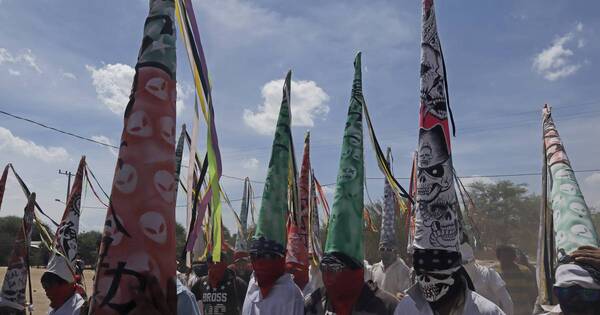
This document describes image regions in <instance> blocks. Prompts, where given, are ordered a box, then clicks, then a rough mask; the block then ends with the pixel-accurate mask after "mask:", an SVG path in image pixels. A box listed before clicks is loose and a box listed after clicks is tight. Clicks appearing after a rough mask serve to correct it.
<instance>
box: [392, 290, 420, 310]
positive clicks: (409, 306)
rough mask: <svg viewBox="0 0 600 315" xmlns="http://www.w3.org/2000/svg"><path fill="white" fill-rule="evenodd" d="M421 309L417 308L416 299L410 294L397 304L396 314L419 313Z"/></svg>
mask: <svg viewBox="0 0 600 315" xmlns="http://www.w3.org/2000/svg"><path fill="white" fill-rule="evenodd" d="M418 313H419V310H418V309H417V304H416V303H415V300H413V298H412V297H411V296H410V295H408V294H407V295H406V296H404V297H403V298H402V299H401V300H400V302H398V305H396V310H395V311H394V314H395V315H401V314H418Z"/></svg>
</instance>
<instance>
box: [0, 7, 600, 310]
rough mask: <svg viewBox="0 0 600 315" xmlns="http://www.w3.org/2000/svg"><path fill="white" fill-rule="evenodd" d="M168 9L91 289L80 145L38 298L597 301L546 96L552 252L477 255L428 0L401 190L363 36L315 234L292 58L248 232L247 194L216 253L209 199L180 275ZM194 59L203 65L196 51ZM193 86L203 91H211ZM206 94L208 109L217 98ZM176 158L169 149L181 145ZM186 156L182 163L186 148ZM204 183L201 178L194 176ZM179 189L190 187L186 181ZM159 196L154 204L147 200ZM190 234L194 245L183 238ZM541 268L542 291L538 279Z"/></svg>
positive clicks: (18, 281)
mask: <svg viewBox="0 0 600 315" xmlns="http://www.w3.org/2000/svg"><path fill="white" fill-rule="evenodd" d="M190 3H191V1H185V3H184V2H183V1H181V0H179V1H177V4H178V5H179V7H178V8H179V11H177V12H178V14H177V16H178V17H181V16H184V17H185V18H184V19H182V20H179V22H180V23H181V24H182V25H184V26H186V30H185V31H182V33H183V37H184V38H185V39H186V44H187V45H188V46H186V47H187V48H188V50H189V51H188V52H191V54H192V55H193V56H191V57H193V58H190V60H191V61H190V62H192V63H194V62H201V63H203V64H202V66H203V67H204V68H202V67H200V68H202V69H200V70H203V71H204V72H203V73H201V75H200V76H203V79H204V80H205V81H203V82H199V84H206V85H207V87H208V84H209V82H208V81H209V80H208V78H207V76H206V71H205V70H206V69H205V64H204V63H205V60H204V59H203V58H204V56H203V54H201V51H200V53H199V52H198V51H197V50H198V49H199V48H201V47H199V45H198V43H199V38H196V39H195V40H196V41H197V42H195V41H194V38H193V36H192V38H191V40H190V38H189V36H190V32H192V33H197V30H196V29H195V27H194V26H195V24H191V25H190V24H189V23H190V20H191V19H193V17H188V16H187V15H185V14H186V10H187V9H190V8H191V6H190V7H188V8H187V9H186V8H185V5H188V4H190ZM191 11H192V13H193V10H191ZM174 13H175V3H174V2H173V1H169V0H151V1H150V14H149V16H148V19H147V20H146V23H145V28H144V39H143V42H142V48H141V49H140V52H139V56H138V64H137V66H136V74H135V80H134V86H133V91H132V93H131V98H130V102H129V104H128V106H127V110H126V112H125V125H124V131H123V139H122V145H121V148H120V151H119V159H118V163H117V168H116V173H115V181H114V183H113V191H112V194H111V197H110V198H111V199H110V202H109V203H110V206H109V209H108V211H107V219H106V224H105V231H104V234H103V237H102V242H101V246H100V249H99V259H98V263H97V266H96V268H97V269H96V273H95V275H94V286H93V287H94V288H93V292H90V294H89V297H88V295H87V294H86V291H85V289H84V286H82V285H81V281H82V275H83V274H82V270H83V265H84V264H83V261H81V259H80V258H78V256H77V240H76V237H73V235H75V236H76V235H77V232H78V225H79V216H80V211H79V210H80V204H79V202H80V199H81V189H82V188H81V185H82V184H81V183H82V176H83V174H84V173H85V170H86V168H85V157H83V158H82V159H81V162H80V166H79V169H78V172H77V175H76V179H75V182H74V184H73V187H74V189H73V190H72V192H71V194H70V196H69V200H68V202H67V207H66V210H65V213H64V215H63V218H62V220H61V223H60V225H58V229H57V231H56V234H55V239H54V241H53V243H52V246H49V247H51V249H52V253H51V257H50V260H49V262H48V265H47V270H46V271H45V272H44V274H43V275H42V277H41V284H42V287H43V289H44V291H45V292H46V296H47V297H48V299H49V301H50V303H49V304H50V311H49V313H48V314H50V315H66V314H68V315H72V314H74V315H79V314H142V315H154V314H166V315H168V314H171V315H173V314H192V315H198V314H204V315H235V314H243V315H270V314H274V315H277V314H290V315H300V314H311V315H312V314H314V315H322V314H340V315H349V314H356V315H375V314H382V315H385V314H389V315H391V314H394V315H404V314H422V315H434V314H436V315H438V314H439V315H455V314H456V315H462V314H464V315H479V314H482V315H502V314H508V315H530V314H565V315H588V314H589V315H594V314H596V315H597V314H600V249H599V248H598V247H599V246H600V241H599V238H598V234H597V231H596V230H595V228H594V226H593V224H592V221H591V219H590V211H589V209H588V208H587V205H586V203H585V200H584V199H583V195H582V194H581V191H580V189H579V186H578V184H577V180H576V177H575V175H574V172H573V170H572V168H571V165H570V162H569V160H568V158H567V155H566V152H565V150H564V146H563V145H562V140H561V139H560V137H559V136H558V131H557V130H556V127H555V125H554V122H553V120H552V117H551V113H550V108H549V107H544V109H543V126H544V129H543V131H544V135H543V139H544V153H545V159H544V165H545V166H546V167H547V169H546V171H547V173H548V174H549V177H550V179H551V181H550V182H551V185H550V186H551V192H550V193H549V197H550V198H549V199H550V203H551V204H552V208H551V209H550V210H551V212H548V211H547V210H548V209H545V208H542V210H543V211H541V213H542V215H547V214H548V213H551V214H550V217H551V218H552V219H553V221H549V220H545V219H544V220H542V226H541V228H540V248H542V247H543V249H544V251H545V252H552V253H553V254H556V257H552V258H550V259H547V260H544V259H545V256H543V255H542V254H543V253H544V251H542V250H541V251H540V252H541V254H540V253H538V256H539V257H538V260H537V262H536V266H535V267H534V266H532V265H531V264H530V262H529V259H528V258H527V256H526V255H525V254H524V253H523V252H521V251H520V250H518V248H516V247H514V246H510V245H507V244H502V245H498V246H496V248H495V249H496V257H497V260H498V263H497V264H493V265H484V264H482V262H481V261H478V260H477V259H476V258H477V257H476V255H475V252H474V250H473V248H472V246H471V241H470V239H471V236H470V235H468V234H467V230H468V229H466V228H465V222H464V218H463V217H462V213H461V207H460V205H459V201H458V198H457V193H456V190H455V187H454V168H453V164H452V150H451V145H450V140H451V130H450V124H449V120H450V121H452V113H451V111H450V110H449V107H448V104H447V91H446V89H447V84H446V74H445V71H446V70H445V66H444V60H443V55H442V52H441V45H440V42H439V38H438V33H437V25H436V20H435V11H434V7H433V1H432V0H424V1H423V19H422V23H423V28H422V38H421V82H420V83H421V104H420V108H419V117H418V121H419V133H418V141H417V152H416V156H415V163H414V167H415V171H414V172H413V178H412V179H411V188H409V191H408V192H407V191H405V190H404V189H403V188H402V187H401V186H400V185H399V184H398V183H397V182H396V180H395V178H394V177H393V174H392V170H391V164H392V163H391V158H390V155H389V152H390V150H388V156H387V157H386V156H383V151H382V150H381V148H380V147H379V144H378V142H377V140H376V136H375V134H374V131H373V130H372V126H371V121H370V118H369V115H368V110H367V105H366V102H365V100H364V95H363V92H362V69H363V68H362V66H361V53H360V52H359V53H358V54H357V55H356V57H355V60H354V77H353V81H352V91H351V97H350V104H349V106H348V112H347V118H346V123H345V125H344V135H343V139H342V144H341V154H340V160H339V164H338V176H337V180H336V186H335V193H334V197H333V204H332V207H331V210H330V213H329V215H328V218H327V225H326V227H327V234H326V235H325V236H323V238H324V239H322V238H321V236H319V234H318V231H319V226H318V225H319V222H320V221H319V219H318V218H317V219H316V220H315V219H314V218H313V217H312V216H316V215H318V211H316V213H315V211H314V209H312V210H311V208H310V206H309V205H310V204H313V203H314V202H313V201H314V200H313V196H314V192H312V189H311V187H312V186H311V185H309V183H310V182H311V181H310V179H309V178H311V176H312V175H310V174H311V173H312V168H311V167H310V163H308V161H309V158H308V156H309V150H308V144H309V141H308V136H307V137H306V139H305V150H304V155H303V163H302V168H301V170H300V176H299V178H298V179H296V175H297V170H296V169H295V167H296V166H295V157H294V156H293V152H294V150H293V141H292V119H291V115H292V110H291V105H290V102H291V99H290V96H291V71H290V72H288V74H287V76H286V78H285V81H284V85H283V98H282V102H281V107H280V110H279V116H278V119H277V124H276V127H275V135H274V140H273V145H272V151H271V158H270V161H269V164H268V171H267V177H266V180H265V185H264V190H263V192H262V201H261V204H260V209H259V211H258V215H257V216H258V218H257V221H256V224H255V226H254V227H253V233H250V235H247V237H243V236H244V233H246V232H247V230H246V229H245V226H244V225H245V224H246V222H245V220H246V218H245V216H247V209H245V210H244V209H242V213H244V211H245V215H242V219H241V220H240V221H241V222H240V225H241V227H240V229H239V231H238V232H239V233H240V234H239V235H238V241H239V243H238V244H236V247H235V253H234V256H233V257H234V258H233V261H227V258H226V256H225V255H221V254H222V248H223V246H222V245H223V244H222V243H221V239H220V237H221V236H222V235H220V234H221V232H220V231H221V230H220V229H221V225H222V223H221V217H220V212H219V211H218V207H216V208H215V209H213V210H214V211H212V212H211V213H210V215H211V216H213V217H211V221H210V222H211V224H207V225H205V226H204V228H206V230H205V231H204V232H205V236H206V237H205V238H204V239H203V240H206V244H203V245H205V246H206V251H205V254H202V255H199V257H201V261H196V262H194V263H190V264H189V265H188V264H187V263H186V261H187V258H189V257H188V256H186V261H183V259H181V261H179V264H178V272H177V274H176V275H175V272H174V271H175V269H176V268H175V267H176V262H177V259H176V258H175V255H174V252H175V249H174V247H175V246H174V244H175V236H174V232H172V233H171V232H168V231H169V227H174V221H175V211H174V208H175V199H176V190H175V191H174V193H173V191H172V189H171V188H174V187H175V188H176V187H177V186H178V185H177V184H178V183H177V181H176V180H171V181H169V180H170V179H172V178H171V177H173V178H178V176H179V173H178V172H179V170H177V171H176V172H174V169H175V168H176V167H174V166H175V165H176V164H177V163H176V157H177V154H178V153H175V154H172V153H173V152H176V151H175V150H174V149H175V137H174V133H175V132H174V130H175V129H174V128H175V127H174V118H175V112H176V111H175V98H174V97H169V96H170V95H175V89H176V88H175V65H176V61H175V57H176V54H175V28H174V24H175V23H174V15H175V14H174ZM182 14H183V15H182ZM196 35H197V34H196ZM186 36H187V37H186ZM190 42H192V43H193V45H191V44H190ZM196 66H197V65H196ZM194 69H196V70H197V71H198V69H197V67H196V68H194ZM198 72H200V71H198ZM195 74H196V75H198V73H195ZM199 81H202V80H199ZM207 89H208V90H204V92H205V93H209V92H210V87H208V88H207ZM206 91H208V92H206ZM204 100H208V101H210V95H208V97H207V98H205V99H204ZM209 109H210V110H209V112H210V115H212V114H213V113H212V108H209ZM205 115H206V113H205ZM449 118H450V119H449ZM365 120H366V122H367V124H366V125H367V127H368V128H369V133H370V137H371V138H372V139H374V140H373V141H372V142H373V146H374V150H373V151H375V154H376V156H377V159H378V162H379V163H378V164H379V167H380V169H381V171H382V173H384V175H385V178H386V179H385V189H384V199H385V200H384V207H383V209H382V211H381V228H380V239H379V245H378V247H379V248H378V249H379V255H380V261H379V262H376V263H374V264H372V265H371V264H370V263H369V262H368V261H367V260H366V259H365V248H364V246H365V239H364V233H363V228H364V227H365V216H364V208H365V203H364V183H365V163H364V161H365V158H364V152H365V149H364V141H363V140H364V136H363V122H364V121H365ZM149 124H155V125H156V126H158V125H160V127H161V128H162V129H161V132H160V133H154V134H153V133H152V130H151V129H152V128H150V127H148V125H149ZM213 127H214V126H213ZM213 131H214V130H212V129H211V132H213ZM209 134H210V133H209ZM167 136H168V137H167ZM213 136H214V135H213ZM180 139H181V138H180ZM214 149H215V148H212V150H214ZM208 151H209V153H208V154H207V156H210V157H212V160H213V161H214V160H215V157H214V156H213V155H214V151H211V149H209V150H208ZM141 152H143V153H141ZM147 152H153V153H154V154H155V155H153V154H147ZM193 152H194V153H195V149H194V150H193ZM211 154H212V155H211ZM161 158H162V159H163V160H161V161H157V160H159V159H161ZM178 158H179V164H180V162H181V151H180V152H179V156H178ZM209 160H211V158H209ZM190 161H191V164H192V168H193V163H194V161H193V159H190ZM198 163H199V162H198ZM219 163H220V161H219ZM219 167H220V165H219ZM203 169H204V172H206V169H205V168H203ZM7 170H8V166H7V168H6V169H5V172H4V174H3V176H2V179H0V183H1V185H0V186H3V185H4V183H5V182H6V172H7ZM209 172H210V171H209ZM172 174H176V175H175V176H173V175H172ZM213 175H214V174H213ZM211 176H212V175H211ZM191 177H193V176H190V178H191ZM313 177H314V176H313ZM217 179H218V176H217ZM2 181H4V183H2ZM163 184H164V185H163ZM201 184H202V181H200V183H199V185H198V186H197V189H196V192H198V191H200V188H201V187H202V185H201ZM217 184H218V183H217ZM413 184H414V185H413ZM169 185H170V186H169ZM169 187H170V188H169ZM312 188H313V189H314V187H312ZM188 189H189V191H190V192H191V191H192V189H193V187H191V186H189V187H188ZM212 189H213V192H216V195H213V197H214V196H216V197H215V198H212V199H211V202H213V205H214V203H215V202H217V203H218V201H219V200H220V198H221V196H220V193H219V189H217V188H215V187H212ZM208 190H209V191H210V189H208ZM135 191H137V193H134V192H135ZM207 195H208V193H207ZM208 199H209V198H205V197H203V200H206V202H204V201H203V202H200V203H201V204H204V205H205V206H206V205H207V204H208ZM401 203H402V204H403V205H408V207H410V209H406V211H408V212H407V214H408V217H409V218H410V223H411V229H410V230H409V231H403V232H405V233H407V234H409V238H410V241H409V244H408V246H407V248H400V246H399V242H398V237H397V235H398V231H397V229H398V228H399V227H400V224H398V221H397V220H398V218H397V217H396V214H397V213H398V212H399V210H398V207H399V205H400V204H401ZM34 204H35V194H34V193H32V194H31V195H29V196H28V204H27V207H26V209H25V215H24V218H23V222H24V224H23V227H22V231H21V232H22V233H21V234H20V235H19V236H18V237H17V241H16V244H15V250H14V251H13V255H12V257H11V259H10V264H9V271H8V272H7V274H10V275H9V276H6V277H5V279H4V283H3V287H2V291H1V292H0V307H1V309H0V314H24V313H26V312H27V311H30V310H29V309H27V304H26V300H25V290H26V285H25V283H26V281H27V279H28V278H29V277H28V275H27V273H26V271H27V268H28V267H29V266H28V263H27V257H28V256H27V255H28V254H27V250H26V248H27V247H28V246H29V244H28V243H27V242H28V240H29V236H28V235H30V234H31V225H32V217H33V211H34ZM246 206H247V205H246ZM242 207H244V204H243V206H242ZM155 208H160V210H157V211H150V210H148V209H155ZM544 209H545V210H544ZM546 221H549V222H550V223H551V224H548V222H546ZM199 223H200V224H198V225H193V224H190V226H189V227H188V229H189V230H190V231H189V233H188V239H187V241H190V240H192V242H194V241H196V240H197V239H198V238H202V236H201V235H200V236H199V235H196V234H194V233H196V232H198V230H197V229H195V227H201V225H202V220H199ZM315 224H316V226H315ZM201 229H202V227H201V228H200V230H201ZM198 233H202V231H201V232H198ZM207 235H208V236H207ZM240 235H241V236H242V237H241V238H240ZM546 239H552V240H553V241H552V242H546V241H545V240H546ZM323 241H324V247H323V248H322V249H321V243H322V242H323ZM171 245H172V246H171ZM187 245H189V246H187V247H186V252H187V253H188V254H189V252H192V250H191V249H190V248H192V247H193V245H194V244H187ZM171 247H172V248H171ZM24 248H25V249H24ZM404 250H406V252H405V253H402V252H401V251H404ZM167 253H168V254H167ZM401 253H402V254H406V256H405V257H409V258H410V259H409V262H408V264H407V262H405V261H404V260H403V259H401V258H400V254H401ZM554 258H555V259H554ZM554 264H556V265H554ZM544 268H546V269H548V270H546V269H544ZM545 271H548V272H545ZM547 284H550V285H549V287H551V292H547V291H546V290H545V288H546V287H548V286H547Z"/></svg>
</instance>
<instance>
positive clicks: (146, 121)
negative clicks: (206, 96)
mask: <svg viewBox="0 0 600 315" xmlns="http://www.w3.org/2000/svg"><path fill="white" fill-rule="evenodd" d="M174 10H175V6H174V2H173V1H164V0H151V1H150V12H149V14H148V18H147V19H146V22H145V24H144V37H143V41H142V46H141V48H140V51H139V56H138V61H137V65H136V67H135V69H136V72H135V76H134V80H133V86H132V91H131V95H130V98H129V103H128V104H127V108H126V109H125V117H124V127H123V133H122V135H121V141H120V143H121V146H120V148H119V157H118V160H117V165H116V169H115V176H114V179H113V186H112V192H111V200H110V205H109V209H108V212H107V217H106V221H105V225H104V233H103V237H102V243H101V246H100V250H99V253H98V256H99V258H98V263H97V270H96V278H95V281H94V294H93V297H92V299H91V302H90V307H91V310H90V311H91V313H93V314H123V313H128V312H129V311H131V310H132V309H133V308H134V307H135V306H136V304H135V301H134V300H133V295H132V294H133V293H134V292H135V291H136V290H143V289H144V287H143V286H144V285H145V283H146V281H144V278H143V274H144V273H148V274H150V275H153V276H155V277H156V278H158V280H159V283H160V287H161V288H162V291H163V293H164V294H165V295H167V294H170V293H171V292H167V290H166V288H167V283H168V282H169V281H174V280H175V269H176V261H175V258H176V253H175V247H176V246H175V245H176V244H175V187H176V185H177V181H176V180H175V176H174V174H175V133H176V131H175V100H176V89H175V83H176V81H175V69H176V60H175V23H174ZM173 294H174V292H173ZM169 298H175V297H174V296H172V297H169Z"/></svg>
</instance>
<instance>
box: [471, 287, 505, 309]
mask: <svg viewBox="0 0 600 315" xmlns="http://www.w3.org/2000/svg"><path fill="white" fill-rule="evenodd" d="M468 292H469V294H470V296H471V300H472V302H473V306H474V307H475V308H476V309H477V312H478V314H482V315H504V312H503V311H502V310H501V309H500V307H498V306H497V305H496V304H494V303H493V302H491V301H490V300H488V299H486V298H485V297H483V296H481V295H480V294H479V293H477V292H475V291H471V290H468Z"/></svg>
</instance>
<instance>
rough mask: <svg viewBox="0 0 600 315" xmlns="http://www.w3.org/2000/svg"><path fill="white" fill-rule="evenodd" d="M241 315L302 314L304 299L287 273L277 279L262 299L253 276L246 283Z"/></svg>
mask: <svg viewBox="0 0 600 315" xmlns="http://www.w3.org/2000/svg"><path fill="white" fill-rule="evenodd" d="M242 314H243V315H270V314H289V315H303V314H304V297H303V296H302V291H300V289H299V288H298V286H297V285H296V284H295V283H294V280H292V276H291V275H290V274H289V273H285V274H284V275H283V276H281V277H279V279H277V281H275V284H274V285H273V287H272V288H271V290H270V291H269V295H267V297H266V298H264V299H263V297H262V293H261V292H260V289H259V287H258V283H257V282H256V279H255V278H254V274H252V277H251V278H250V283H248V291H247V292H246V299H245V300H244V307H243V309H242Z"/></svg>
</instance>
